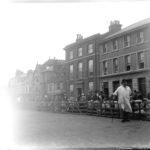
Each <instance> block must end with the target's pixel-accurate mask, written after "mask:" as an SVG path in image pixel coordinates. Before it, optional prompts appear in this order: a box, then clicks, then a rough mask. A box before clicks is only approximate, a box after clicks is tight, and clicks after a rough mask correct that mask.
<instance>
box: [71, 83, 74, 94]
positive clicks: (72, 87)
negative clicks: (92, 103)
mask: <svg viewBox="0 0 150 150" xmlns="http://www.w3.org/2000/svg"><path fill="white" fill-rule="evenodd" d="M73 88H74V86H73V84H70V92H73Z"/></svg>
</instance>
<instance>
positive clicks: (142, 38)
mask: <svg viewBox="0 0 150 150" xmlns="http://www.w3.org/2000/svg"><path fill="white" fill-rule="evenodd" d="M140 33H142V37H141V34H140ZM139 39H140V40H139ZM143 42H144V32H143V31H138V32H137V33H136V43H143Z"/></svg>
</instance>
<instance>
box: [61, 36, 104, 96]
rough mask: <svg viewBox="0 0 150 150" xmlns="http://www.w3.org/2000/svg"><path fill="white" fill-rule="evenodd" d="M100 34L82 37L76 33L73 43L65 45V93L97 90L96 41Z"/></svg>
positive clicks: (70, 94)
mask: <svg viewBox="0 0 150 150" xmlns="http://www.w3.org/2000/svg"><path fill="white" fill-rule="evenodd" d="M100 37H101V36H100V34H95V35H93V36H90V37H87V38H84V39H83V37H82V36H81V35H77V40H76V42H75V43H72V44H70V45H67V46H66V47H65V48H64V50H65V52H66V61H65V67H66V76H65V77H66V78H65V81H66V94H67V96H75V97H77V96H79V95H81V93H84V94H87V93H88V92H89V91H95V90H98V88H99V85H98V83H99V82H98V79H99V78H98V75H99V66H98V65H99V63H98V60H99V51H98V45H97V43H98V42H97V41H98V40H99V39H100Z"/></svg>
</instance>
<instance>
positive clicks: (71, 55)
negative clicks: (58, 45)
mask: <svg viewBox="0 0 150 150" xmlns="http://www.w3.org/2000/svg"><path fill="white" fill-rule="evenodd" d="M69 59H73V50H70V51H69Z"/></svg>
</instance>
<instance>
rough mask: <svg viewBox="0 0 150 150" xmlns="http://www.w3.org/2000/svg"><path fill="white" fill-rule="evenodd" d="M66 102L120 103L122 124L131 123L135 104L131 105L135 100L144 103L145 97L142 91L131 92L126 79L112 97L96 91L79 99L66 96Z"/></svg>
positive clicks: (80, 96)
mask: <svg viewBox="0 0 150 150" xmlns="http://www.w3.org/2000/svg"><path fill="white" fill-rule="evenodd" d="M64 99H65V100H67V101H78V102H81V101H86V102H88V101H93V102H94V101H99V102H101V103H102V102H104V101H109V100H113V101H118V104H119V108H120V112H121V116H122V122H126V121H129V114H130V113H132V107H133V104H134V103H133V104H131V101H134V100H141V101H144V100H145V99H144V96H143V95H142V93H141V92H140V91H136V90H134V91H131V88H130V87H129V86H128V85H127V81H126V80H125V79H123V80H122V82H121V85H120V86H119V87H118V88H117V89H116V90H115V92H114V93H112V95H111V96H110V97H108V95H106V94H105V93H104V92H103V91H95V92H94V93H93V92H89V93H88V94H87V95H85V94H84V93H82V94H81V95H79V96H78V97H76V98H74V97H73V96H71V97H69V98H67V97H66V96H65V97H64Z"/></svg>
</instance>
